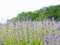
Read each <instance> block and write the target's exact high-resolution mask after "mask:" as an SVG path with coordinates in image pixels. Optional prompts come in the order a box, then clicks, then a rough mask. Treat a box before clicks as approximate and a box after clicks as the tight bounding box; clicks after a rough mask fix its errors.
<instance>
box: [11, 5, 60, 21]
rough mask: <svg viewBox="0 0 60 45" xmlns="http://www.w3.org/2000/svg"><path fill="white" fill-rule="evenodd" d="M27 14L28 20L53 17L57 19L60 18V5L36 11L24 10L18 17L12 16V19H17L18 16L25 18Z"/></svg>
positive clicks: (21, 18)
mask: <svg viewBox="0 0 60 45" xmlns="http://www.w3.org/2000/svg"><path fill="white" fill-rule="evenodd" d="M25 16H28V20H30V19H31V20H32V21H33V20H43V19H44V18H46V19H51V18H52V17H54V19H55V20H56V21H59V20H60V5H56V6H49V7H44V8H43V9H39V10H36V11H34V12H31V11H30V12H26V13H25V12H22V13H20V14H18V16H17V17H15V18H12V21H17V19H18V17H19V19H20V20H23V19H24V17H25Z"/></svg>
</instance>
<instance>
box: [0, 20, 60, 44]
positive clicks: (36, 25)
mask: <svg viewBox="0 0 60 45" xmlns="http://www.w3.org/2000/svg"><path fill="white" fill-rule="evenodd" d="M0 45H60V22H56V21H50V20H45V21H41V22H40V21H21V22H9V23H6V24H0Z"/></svg>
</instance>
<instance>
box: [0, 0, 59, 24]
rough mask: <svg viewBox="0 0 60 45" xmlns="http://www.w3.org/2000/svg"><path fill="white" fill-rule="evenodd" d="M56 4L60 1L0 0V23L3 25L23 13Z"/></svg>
mask: <svg viewBox="0 0 60 45" xmlns="http://www.w3.org/2000/svg"><path fill="white" fill-rule="evenodd" d="M57 4H60V0H0V22H2V23H4V22H6V20H7V19H11V18H13V17H15V16H17V14H19V13H21V12H23V11H25V12H26V11H34V10H37V9H40V8H42V7H45V6H50V5H57Z"/></svg>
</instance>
